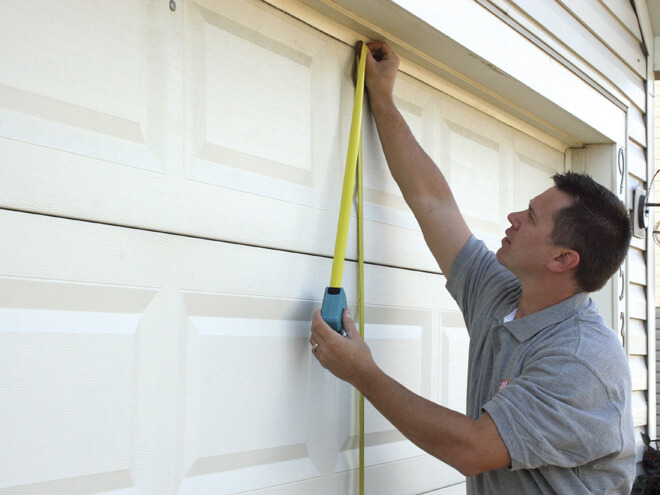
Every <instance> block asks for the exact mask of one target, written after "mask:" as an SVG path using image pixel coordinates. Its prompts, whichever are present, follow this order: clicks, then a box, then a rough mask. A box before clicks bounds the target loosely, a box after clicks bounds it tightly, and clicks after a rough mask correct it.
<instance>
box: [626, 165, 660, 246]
mask: <svg viewBox="0 0 660 495" xmlns="http://www.w3.org/2000/svg"><path fill="white" fill-rule="evenodd" d="M658 173H660V170H658V171H656V173H655V174H654V175H653V178H652V179H651V182H650V183H649V188H648V189H644V188H643V187H637V188H636V189H635V190H634V191H633V218H632V221H633V235H634V236H635V237H644V233H645V232H646V229H647V228H648V226H649V208H650V207H652V206H653V207H657V206H660V203H649V202H648V198H649V195H650V192H651V187H652V186H653V181H654V180H655V176H656V175H658ZM653 240H654V241H655V243H656V244H658V245H660V222H658V223H656V224H655V225H654V227H653Z"/></svg>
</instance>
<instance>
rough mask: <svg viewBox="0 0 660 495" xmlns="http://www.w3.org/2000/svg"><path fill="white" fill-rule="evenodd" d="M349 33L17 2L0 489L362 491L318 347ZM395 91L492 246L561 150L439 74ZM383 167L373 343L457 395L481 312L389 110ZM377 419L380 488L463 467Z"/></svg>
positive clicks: (0, 339)
mask: <svg viewBox="0 0 660 495" xmlns="http://www.w3.org/2000/svg"><path fill="white" fill-rule="evenodd" d="M328 25H331V24H330V21H328ZM343 29H344V31H345V28H343ZM352 53H353V50H352V48H351V46H349V45H348V44H346V43H343V42H342V41H339V40H338V39H336V37H333V36H329V35H328V34H325V33H324V32H322V31H319V30H317V29H314V28H312V27H310V26H309V25H307V24H305V23H303V22H300V21H299V20H297V19H296V18H294V17H293V16H290V15H288V14H287V13H285V12H282V11H280V10H277V9H275V8H273V7H271V6H269V5H267V4H265V3H263V2H259V1H256V0H242V1H237V0H222V1H220V0H215V1H210V0H209V1H200V2H192V1H181V0H179V1H178V2H177V9H176V11H171V10H170V9H169V7H168V5H167V2H147V1H144V2H137V1H135V0H123V1H121V0H118V1H115V2H111V3H105V2H104V3H96V2H85V1H77V0H62V1H60V2H51V1H47V0H31V1H20V2H19V1H6V2H3V3H2V6H0V163H1V165H0V207H1V208H2V209H3V210H4V211H1V212H0V231H1V234H0V235H1V237H0V238H1V239H2V241H1V242H0V294H1V295H2V297H1V298H0V421H1V422H2V432H3V434H2V435H1V436H0V452H1V453H0V461H1V462H0V494H6V493H12V494H19V493H26V494H27V493H30V494H42V493H43V494H60V493H61V494H75V493H81V494H82V493H85V494H93V493H116V494H120V493H121V494H159V495H160V494H191V495H192V494H195V495H198V494H205V493H208V494H211V493H212V494H234V493H244V492H253V491H255V492H256V491H257V490H260V491H259V493H268V494H285V493H286V494H296V493H297V494H309V493H319V494H336V493H352V492H353V491H354V489H355V486H356V480H357V475H356V471H355V468H356V463H357V452H356V434H357V431H356V415H355V400H356V397H355V395H354V393H353V392H352V391H351V389H350V388H349V387H347V386H346V385H345V384H343V383H340V382H338V381H337V380H335V379H334V378H332V377H331V376H329V375H328V374H327V373H326V372H324V371H323V370H322V369H321V368H320V367H319V366H318V364H317V363H316V362H315V361H314V360H313V359H312V358H311V355H310V353H309V344H308V342H307V338H308V328H309V318H310V315H311V313H312V312H313V310H314V309H315V308H318V307H319V304H320V301H319V300H320V297H321V295H322V291H323V287H324V286H325V285H326V284H327V281H328V280H329V274H330V260H329V259H328V256H330V255H331V254H332V249H333V243H334V234H335V229H336V220H337V213H338V198H339V195H340V186H341V179H342V174H343V168H344V163H343V162H344V159H345V149H346V145H347V136H348V125H349V116H350V111H351V107H352V95H353V90H352V79H351V68H352V63H353V61H352ZM396 98H397V103H398V104H399V106H400V108H401V109H402V112H403V113H404V115H405V117H406V119H407V120H408V122H409V124H410V126H411V128H412V130H413V132H414V133H415V135H416V136H417V137H418V139H419V140H420V141H421V142H422V143H423V145H424V147H425V148H426V149H427V150H428V151H429V153H430V154H431V155H432V156H433V158H434V159H435V160H436V161H437V162H438V163H439V164H441V166H442V168H443V170H444V171H445V172H446V175H447V177H448V179H449V181H450V182H451V184H452V186H453V187H454V190H455V192H456V196H457V200H458V201H459V203H460V204H461V206H462V207H463V209H464V212H465V213H466V215H467V217H468V221H469V223H470V225H471V227H472V228H473V229H474V231H475V232H477V233H478V234H479V235H481V236H482V237H483V238H485V239H486V240H487V241H488V242H489V244H490V245H492V246H493V247H495V246H497V245H498V243H499V238H500V237H501V235H502V232H503V230H504V228H505V226H506V214H507V213H508V212H509V211H511V210H512V209H515V208H524V207H525V205H526V203H527V201H528V199H529V198H530V197H531V196H532V195H534V194H537V193H538V192H540V191H541V190H543V189H545V188H546V187H548V186H549V185H550V181H549V179H548V177H549V176H550V175H552V174H553V173H554V172H555V171H558V170H559V171H561V170H563V168H564V155H563V153H561V152H560V151H557V150H556V149H553V148H550V147H548V146H546V145H544V144H542V143H540V142H539V141H537V140H535V139H532V138H531V137H529V136H526V135H525V134H523V133H521V132H519V131H516V130H514V129H512V128H511V127H509V126H507V125H505V124H503V123H501V122H499V121H497V120H495V119H493V118H491V117H488V116H486V115H484V114H482V113H480V112H478V111H477V110H475V109H474V108H472V107H470V106H468V105H466V104H464V103H462V102H460V101H458V100H456V99H454V98H451V97H449V96H447V95H446V94H444V93H442V92H440V91H438V90H437V89H434V87H433V86H432V85H430V84H427V83H426V82H422V81H420V80H418V79H416V78H413V77H411V76H409V75H406V74H401V77H400V79H399V82H398V84H397V87H396ZM365 163H366V164H365V167H366V170H365V181H366V191H365V196H366V201H367V204H366V206H365V209H366V213H365V215H366V217H367V225H366V238H367V246H366V256H367V259H368V261H369V262H370V263H371V264H370V265H369V266H368V267H367V274H366V275H367V280H366V292H367V295H366V301H367V309H366V319H367V329H366V332H367V338H368V340H369V341H370V344H371V345H372V348H373V351H374V354H375V356H376V359H377V360H378V362H379V363H380V364H381V365H382V367H383V368H384V369H385V370H386V371H387V372H389V373H391V374H392V375H393V376H394V377H395V378H397V379H398V380H399V381H401V382H402V383H404V384H405V385H407V386H409V387H410V388H411V389H412V390H414V391H416V392H418V393H420V394H422V395H424V396H425V397H428V398H430V399H432V400H435V401H437V402H440V403H442V404H444V405H447V406H449V407H452V408H454V409H458V410H463V409H464V402H465V368H466V349H467V338H466V335H465V331H464V330H463V321H462V318H461V316H460V315H459V314H458V313H457V310H456V307H455V305H454V304H453V302H452V301H451V300H450V298H449V296H448V294H447V293H446V291H445V289H444V279H443V277H442V276H441V275H439V274H438V273H437V272H438V269H437V266H436V265H435V264H434V261H433V259H432V257H431V256H430V254H429V253H428V252H427V250H426V248H425V246H424V243H423V240H422V237H421V234H420V232H419V229H418V227H417V225H416V223H415V222H414V219H413V217H412V215H411V214H410V212H409V210H408V209H407V207H406V206H405V204H404V203H403V200H402V198H401V195H400V193H399V192H398V190H397V188H396V185H395V184H394V182H393V181H392V179H391V178H390V176H389V174H388V172H387V167H386V165H385V163H384V160H383V157H382V153H381V152H380V149H379V145H378V141H377V137H376V135H375V130H374V127H373V124H371V123H368V124H367V127H366V129H365ZM81 220H82V221H81ZM353 238H354V236H351V239H353ZM351 242H352V243H353V241H351ZM354 255H355V246H354V243H353V245H352V246H351V247H350V249H349V256H354ZM344 279H345V287H346V289H347V292H348V295H349V298H352V299H353V300H354V298H355V297H356V292H355V287H354V281H355V268H354V266H352V265H351V264H349V265H348V266H347V273H346V275H345V277H344ZM366 430H367V431H366V433H367V436H366V444H367V458H366V462H367V481H366V483H367V492H368V493H396V494H405V493H410V494H413V493H420V492H424V491H429V490H433V489H438V488H441V487H444V486H449V485H454V484H456V483H459V482H460V481H461V480H462V477H461V476H460V475H459V474H458V473H457V472H456V471H454V470H453V469H450V468H448V467H446V466H445V465H443V464H442V463H440V462H439V461H436V460H435V459H433V458H431V457H430V456H428V455H426V454H424V453H423V452H421V451H419V450H418V449H417V448H416V447H414V446H413V445H412V444H410V443H409V442H407V441H406V440H405V439H404V438H403V437H401V435H400V434H398V433H397V432H396V431H395V430H394V429H393V428H392V426H391V425H390V424H389V423H388V422H387V421H386V420H385V419H384V418H382V416H380V415H379V414H378V413H377V412H375V411H374V410H373V409H371V408H370V406H368V408H367V427H366ZM452 493H453V492H452Z"/></svg>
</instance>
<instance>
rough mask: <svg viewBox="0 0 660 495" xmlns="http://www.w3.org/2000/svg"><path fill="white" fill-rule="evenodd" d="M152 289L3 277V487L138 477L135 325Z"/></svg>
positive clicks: (33, 489)
mask: <svg viewBox="0 0 660 495" xmlns="http://www.w3.org/2000/svg"><path fill="white" fill-rule="evenodd" d="M153 295H154V291H153V290H148V289H137V288H130V287H112V286H107V285H106V286H104V285H92V284H81V283H72V282H53V281H45V280H35V279H20V278H7V277H3V278H0V300H2V307H1V308H0V322H1V327H2V330H1V331H0V404H2V406H1V410H2V414H1V415H2V418H3V419H2V424H3V435H2V442H1V443H2V449H3V451H4V452H6V453H7V452H11V455H4V456H3V462H2V463H0V480H2V482H1V483H0V485H1V486H0V493H6V490H8V491H9V493H35V494H41V493H55V491H54V490H57V491H58V493H74V492H76V490H77V489H78V488H79V487H80V486H85V487H87V489H88V490H96V491H94V492H92V491H87V492H86V493H96V492H105V491H109V490H111V489H123V488H126V489H127V490H128V491H126V492H125V493H127V494H128V493H136V492H135V491H134V490H133V489H130V487H132V486H133V481H132V479H131V475H130V473H129V468H130V459H129V456H128V452H129V449H130V445H131V427H132V407H133V405H134V404H133V401H132V390H133V376H134V373H135V362H134V359H135V342H134V339H135V333H136V331H137V328H138V323H139V320H140V315H141V312H142V310H143V309H144V307H145V306H146V305H147V303H148V301H149V300H150V299H151V298H152V297H153Z"/></svg>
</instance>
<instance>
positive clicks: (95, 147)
mask: <svg viewBox="0 0 660 495" xmlns="http://www.w3.org/2000/svg"><path fill="white" fill-rule="evenodd" d="M18 4H19V2H17V3H16V6H15V7H13V8H11V7H10V8H9V9H7V12H8V14H9V15H3V16H2V21H0V31H2V32H3V36H4V37H5V39H7V40H14V42H13V43H11V44H4V45H0V67H6V68H7V70H3V71H1V74H2V75H1V76H0V115H1V116H2V119H0V135H1V136H3V137H6V138H10V139H14V140H17V141H21V142H26V143H34V144H38V145H40V146H46V147H49V148H53V149H59V150H64V151H67V152H71V153H77V154H81V155H85V156H92V157H96V158H101V159H103V160H107V161H109V162H112V163H115V164H121V165H128V166H132V167H138V168H144V169H148V170H154V171H160V170H162V165H163V159H164V148H163V134H162V131H163V129H164V128H163V125H162V121H163V116H164V112H163V111H162V102H163V96H164V92H163V90H164V85H163V83H164V81H163V77H162V73H159V71H161V69H162V64H163V57H162V56H159V53H158V52H157V51H154V52H153V53H150V52H149V49H148V47H147V45H146V44H145V38H144V33H145V32H148V31H149V30H150V27H151V26H152V22H153V21H154V20H158V17H157V16H154V15H153V12H152V11H153V10H154V9H150V8H149V7H147V5H146V3H143V2H129V1H122V2H113V3H111V4H107V5H104V6H103V7H100V8H97V7H93V6H92V5H91V4H87V3H85V2H79V1H73V0H71V1H69V2H65V3H62V2H59V3H57V4H53V3H52V2H47V1H35V2H30V3H28V4H25V3H22V2H20V5H18ZM150 34H151V36H152V37H153V39H154V40H158V39H159V37H158V34H157V32H155V31H151V32H150ZM17 40H20V41H19V42H16V41H17ZM2 47H4V48H2ZM9 68H10V69H9ZM161 72H162V71H161ZM159 83H160V85H159ZM147 88H149V92H148V93H147V91H146V90H147ZM159 90H160V92H159ZM155 102H158V103H155ZM154 103H155V104H154ZM146 126H148V127H149V128H150V133H149V139H148V138H147V135H146V133H145V127H146Z"/></svg>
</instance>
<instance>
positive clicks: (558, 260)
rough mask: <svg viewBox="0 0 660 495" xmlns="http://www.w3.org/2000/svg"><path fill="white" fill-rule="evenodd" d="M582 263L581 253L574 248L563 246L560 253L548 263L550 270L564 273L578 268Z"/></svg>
mask: <svg viewBox="0 0 660 495" xmlns="http://www.w3.org/2000/svg"><path fill="white" fill-rule="evenodd" d="M579 264H580V253H578V252H577V251H575V250H574V249H565V248H562V249H561V251H560V252H559V254H557V255H556V256H555V257H554V258H552V259H551V260H550V261H549V262H548V264H547V267H548V270H550V271H551V272H554V273H562V272H565V271H568V270H572V269H573V268H576V267H577V266H578V265H579Z"/></svg>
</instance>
